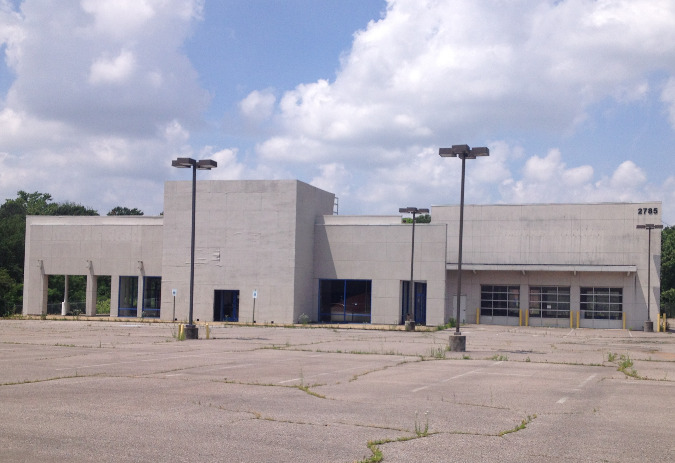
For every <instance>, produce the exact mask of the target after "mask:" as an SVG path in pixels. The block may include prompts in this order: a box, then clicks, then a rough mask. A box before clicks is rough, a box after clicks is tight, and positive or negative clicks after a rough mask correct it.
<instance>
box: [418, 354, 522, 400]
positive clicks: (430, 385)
mask: <svg viewBox="0 0 675 463" xmlns="http://www.w3.org/2000/svg"><path fill="white" fill-rule="evenodd" d="M502 363H504V362H503V361H498V362H494V363H493V364H492V365H490V366H489V367H488V368H490V367H494V366H497V365H501V364H502ZM484 370H485V368H477V369H475V370H471V371H467V372H466V373H460V374H458V375H455V376H452V377H450V378H445V379H442V380H440V381H439V382H437V383H433V384H427V385H426V386H420V387H418V388H415V389H413V390H412V391H411V392H419V391H423V390H425V389H428V388H430V387H432V386H437V385H439V384H442V383H447V382H448V381H452V380H453V379H457V378H461V377H463V376H468V375H473V374H476V373H480V372H481V371H484ZM488 374H494V375H500V374H501V375H505V376H521V375H518V374H509V373H488ZM525 376H532V375H525Z"/></svg>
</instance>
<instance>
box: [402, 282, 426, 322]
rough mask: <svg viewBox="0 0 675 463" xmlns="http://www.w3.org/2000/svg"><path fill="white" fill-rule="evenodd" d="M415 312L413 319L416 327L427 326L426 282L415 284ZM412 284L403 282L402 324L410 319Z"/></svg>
mask: <svg viewBox="0 0 675 463" xmlns="http://www.w3.org/2000/svg"><path fill="white" fill-rule="evenodd" d="M414 286H415V295H414V301H413V304H414V312H413V319H414V321H415V324H416V325H426V324H427V284H426V283H425V282H419V281H416V282H415V285H414ZM409 291H410V282H409V281H402V282H401V324H403V323H404V322H405V321H406V319H407V318H408V307H409V306H410V292H409Z"/></svg>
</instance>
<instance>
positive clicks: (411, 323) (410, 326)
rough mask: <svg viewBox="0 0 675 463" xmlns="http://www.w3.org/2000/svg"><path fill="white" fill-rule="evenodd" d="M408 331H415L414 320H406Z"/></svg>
mask: <svg viewBox="0 0 675 463" xmlns="http://www.w3.org/2000/svg"><path fill="white" fill-rule="evenodd" d="M405 330H406V331H415V322H414V321H412V320H406V322H405Z"/></svg>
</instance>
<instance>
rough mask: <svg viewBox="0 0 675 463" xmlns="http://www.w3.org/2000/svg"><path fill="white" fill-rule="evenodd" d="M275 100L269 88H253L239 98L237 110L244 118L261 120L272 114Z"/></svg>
mask: <svg viewBox="0 0 675 463" xmlns="http://www.w3.org/2000/svg"><path fill="white" fill-rule="evenodd" d="M276 100H277V99H276V97H275V96H274V94H273V93H272V91H271V90H263V91H258V90H254V91H252V92H251V93H249V94H248V96H247V97H246V98H244V99H243V100H241V102H240V103H239V110H240V111H241V113H242V115H243V116H244V117H245V118H246V119H248V120H252V121H255V122H262V121H264V120H266V119H268V118H269V117H270V116H271V115H272V112H273V111H274V103H276Z"/></svg>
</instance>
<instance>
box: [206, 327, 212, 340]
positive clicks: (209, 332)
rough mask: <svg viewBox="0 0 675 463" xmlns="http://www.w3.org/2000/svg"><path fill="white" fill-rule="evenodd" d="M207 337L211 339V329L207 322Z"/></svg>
mask: <svg viewBox="0 0 675 463" xmlns="http://www.w3.org/2000/svg"><path fill="white" fill-rule="evenodd" d="M206 339H211V330H210V329H209V324H208V323H207V324H206Z"/></svg>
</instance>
